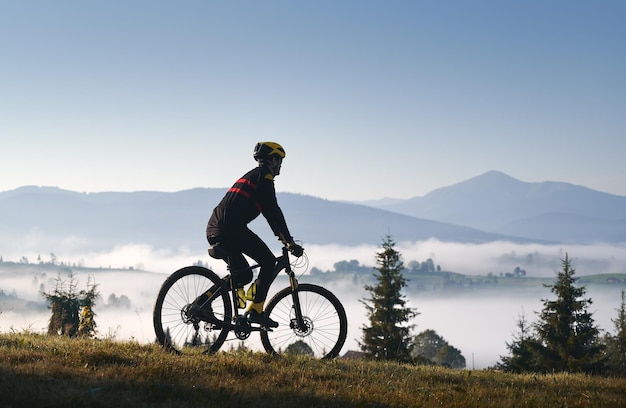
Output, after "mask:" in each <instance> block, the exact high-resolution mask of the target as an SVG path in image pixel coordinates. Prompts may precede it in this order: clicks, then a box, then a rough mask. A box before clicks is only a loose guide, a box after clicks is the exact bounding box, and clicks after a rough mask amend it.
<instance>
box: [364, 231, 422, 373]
mask: <svg viewBox="0 0 626 408" xmlns="http://www.w3.org/2000/svg"><path fill="white" fill-rule="evenodd" d="M380 248H381V249H380V252H378V253H377V254H376V255H377V256H376V259H377V262H376V263H377V267H376V268H374V269H375V273H374V277H375V278H376V281H377V282H378V283H377V284H376V285H375V286H370V285H366V286H365V289H366V290H367V291H369V293H370V296H371V297H370V298H369V299H365V300H361V303H363V304H364V305H365V308H366V310H367V316H368V319H369V326H364V327H362V330H363V337H362V343H361V342H360V343H359V345H360V347H361V350H362V351H363V352H364V353H365V354H366V355H367V356H368V357H370V358H373V359H376V360H396V361H409V360H410V359H411V356H410V351H411V336H410V332H411V329H412V328H413V325H408V324H407V323H408V322H409V321H410V320H411V319H412V318H413V317H415V316H417V313H416V312H415V311H414V310H413V309H411V308H409V307H407V306H406V300H405V297H404V296H403V295H402V293H401V291H402V288H404V287H405V286H406V280H405V279H404V277H403V275H402V270H403V269H404V266H403V263H402V260H401V255H400V253H399V252H398V251H396V249H395V242H394V241H393V240H392V238H391V236H389V235H388V236H386V237H385V239H384V240H383V242H382V244H381V247H380Z"/></svg>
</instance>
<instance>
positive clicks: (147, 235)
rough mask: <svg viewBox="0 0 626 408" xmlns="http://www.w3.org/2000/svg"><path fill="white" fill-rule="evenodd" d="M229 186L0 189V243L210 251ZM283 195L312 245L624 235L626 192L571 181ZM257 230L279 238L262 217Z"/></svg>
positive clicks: (296, 231)
mask: <svg viewBox="0 0 626 408" xmlns="http://www.w3.org/2000/svg"><path fill="white" fill-rule="evenodd" d="M225 191H226V188H195V189H191V190H183V191H178V192H173V193H169V192H155V191H138V192H128V193H127V192H102V193H79V192H73V191H68V190H63V189H60V188H56V187H34V186H27V187H21V188H18V189H15V190H11V191H6V192H0V243H2V242H3V241H5V242H8V241H9V240H11V241H16V240H22V241H23V242H24V243H26V244H29V243H30V242H31V241H36V240H37V239H41V240H43V239H44V238H42V237H45V239H48V238H52V239H54V240H55V241H54V242H55V244H54V245H52V244H51V245H48V246H50V248H49V249H48V246H46V244H45V243H44V244H43V245H41V243H39V244H40V245H39V248H38V251H42V250H43V251H44V253H45V251H46V250H49V251H55V250H58V247H59V245H73V246H75V247H78V248H77V249H78V250H82V251H83V252H85V251H89V250H106V249H109V248H112V247H115V246H123V245H128V244H147V245H151V246H153V247H154V248H189V250H190V251H192V252H198V253H205V251H206V246H207V244H206V238H205V226H206V222H207V220H208V218H209V216H210V213H211V211H212V209H213V207H214V206H215V205H216V204H217V203H218V202H219V201H220V199H221V198H222V197H223V195H224V193H225ZM278 199H279V202H280V204H281V207H282V209H283V211H284V212H285V216H286V218H287V220H288V224H289V226H290V229H291V232H292V234H293V235H294V236H295V238H296V239H299V240H302V241H303V242H304V243H305V244H308V245H310V244H340V245H348V246H354V245H359V244H374V245H378V244H380V242H381V239H382V237H384V236H385V235H386V234H391V235H392V236H393V238H394V239H395V240H396V241H398V242H401V241H411V242H416V241H421V240H427V239H430V238H434V239H437V240H440V241H445V242H460V243H483V242H493V241H503V240H508V241H512V242H518V243H528V242H537V243H550V242H551V243H560V242H578V243H587V242H608V243H621V242H626V197H621V196H615V195H611V194H606V193H601V192H597V191H593V190H590V189H588V188H585V187H580V186H574V185H571V184H567V183H558V182H545V183H525V182H521V181H519V180H516V179H514V178H512V177H509V176H507V175H505V174H503V173H499V172H495V171H492V172H488V173H485V174H483V175H480V176H477V177H474V178H471V179H469V180H466V181H464V182H461V183H458V184H455V185H452V186H449V187H443V188H440V189H437V190H434V191H433V192H431V193H429V194H427V195H426V196H424V197H415V198H412V199H409V200H400V201H398V200H393V199H383V200H381V201H379V202H378V203H377V204H378V205H379V206H380V207H382V208H376V207H375V206H373V205H372V203H371V202H370V205H363V204H358V203H347V202H339V201H330V200H326V199H321V198H316V197H312V196H306V195H301V194H292V193H279V197H278ZM252 228H253V229H254V230H255V231H257V232H258V233H259V235H261V237H262V238H264V239H265V240H267V242H269V243H276V239H275V237H274V236H273V234H272V233H271V231H270V229H269V227H268V226H267V224H266V222H265V220H264V219H263V217H259V218H258V219H257V220H256V221H254V223H253V226H252ZM520 237H521V238H520ZM59 243H60V244H59ZM42 247H43V249H42ZM75 249H76V248H75ZM0 250H1V248H0ZM1 255H2V251H0V256H1Z"/></svg>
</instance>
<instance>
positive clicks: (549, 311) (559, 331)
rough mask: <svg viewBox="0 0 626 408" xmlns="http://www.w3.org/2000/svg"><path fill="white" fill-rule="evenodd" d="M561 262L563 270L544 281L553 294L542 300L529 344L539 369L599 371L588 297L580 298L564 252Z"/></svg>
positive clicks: (600, 363) (580, 289) (600, 359)
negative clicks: (549, 281)
mask: <svg viewBox="0 0 626 408" xmlns="http://www.w3.org/2000/svg"><path fill="white" fill-rule="evenodd" d="M561 264H562V267H563V270H562V271H559V272H558V273H557V279H556V281H555V282H554V285H552V286H550V285H545V286H546V287H549V288H550V290H551V291H552V293H554V294H555V295H556V297H557V298H556V300H548V299H543V300H542V301H543V310H542V311H541V313H540V315H539V321H538V322H537V324H536V325H535V329H536V332H537V339H536V341H533V342H530V344H529V345H530V346H531V348H532V350H533V353H534V354H535V356H536V359H537V363H538V368H539V369H540V370H541V371H545V372H561V371H567V372H585V373H595V372H599V371H600V370H601V369H602V366H603V365H604V360H603V357H602V354H603V349H604V346H603V345H602V344H600V342H599V338H598V336H599V330H598V328H597V327H596V326H595V324H594V320H593V317H592V313H590V312H589V311H588V307H589V305H591V303H592V301H591V299H586V298H584V296H585V292H586V290H585V287H584V286H576V278H574V274H575V272H576V271H575V270H574V269H573V268H572V266H571V264H570V260H569V258H568V255H567V254H565V259H562V260H561Z"/></svg>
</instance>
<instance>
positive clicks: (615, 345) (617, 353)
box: [606, 289, 626, 377]
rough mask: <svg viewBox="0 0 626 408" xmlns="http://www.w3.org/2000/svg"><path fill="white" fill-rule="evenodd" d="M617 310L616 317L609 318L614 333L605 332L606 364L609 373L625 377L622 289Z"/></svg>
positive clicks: (624, 299) (625, 310)
mask: <svg viewBox="0 0 626 408" xmlns="http://www.w3.org/2000/svg"><path fill="white" fill-rule="evenodd" d="M616 310H617V319H611V321H612V322H613V324H614V325H615V335H610V334H607V336H606V345H607V358H608V360H607V365H608V369H609V373H610V374H611V375H616V376H620V377H626V294H625V293H624V290H623V289H622V303H621V304H620V307H619V309H616Z"/></svg>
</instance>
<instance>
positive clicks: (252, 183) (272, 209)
mask: <svg viewBox="0 0 626 408" xmlns="http://www.w3.org/2000/svg"><path fill="white" fill-rule="evenodd" d="M259 214H263V216H264V217H265V219H267V222H268V224H269V225H270V227H271V228H272V231H273V232H274V235H276V236H277V237H278V238H279V239H280V240H281V241H283V242H291V241H293V238H292V237H291V234H290V233H289V229H288V228H287V223H286V222H285V216H284V215H283V212H282V210H281V209H280V207H279V206H278V202H277V201H276V190H275V188H274V176H273V175H272V173H271V172H270V171H269V169H268V168H267V167H265V166H259V167H256V168H254V169H252V170H250V171H249V172H248V173H246V174H245V175H244V176H242V177H241V178H240V179H239V180H237V181H236V182H235V184H233V186H232V187H231V188H230V189H229V190H228V192H227V193H226V195H225V196H224V198H223V199H222V201H221V202H220V203H219V204H218V205H217V207H215V209H214V210H213V213H212V214H211V218H210V220H209V223H208V225H207V231H206V232H207V237H210V236H216V237H218V236H220V234H221V233H222V232H231V231H234V230H237V229H240V228H241V227H245V226H246V225H247V224H248V223H250V222H251V221H252V220H254V219H255V218H256V217H258V216H259Z"/></svg>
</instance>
